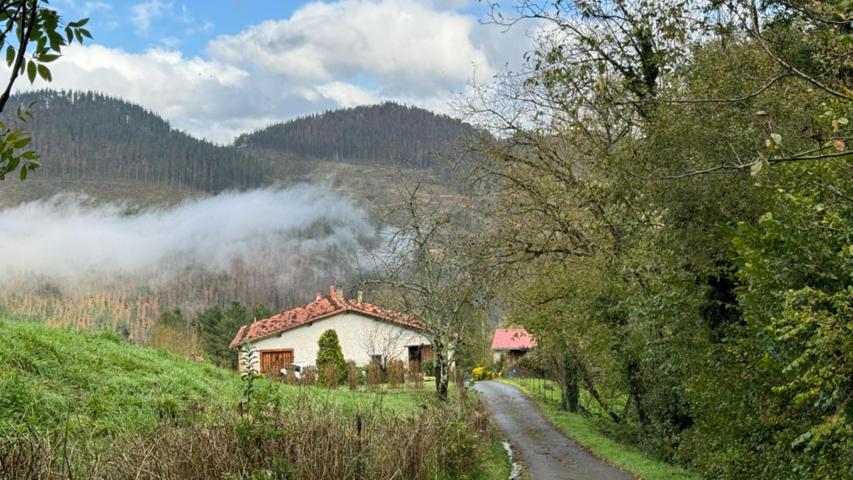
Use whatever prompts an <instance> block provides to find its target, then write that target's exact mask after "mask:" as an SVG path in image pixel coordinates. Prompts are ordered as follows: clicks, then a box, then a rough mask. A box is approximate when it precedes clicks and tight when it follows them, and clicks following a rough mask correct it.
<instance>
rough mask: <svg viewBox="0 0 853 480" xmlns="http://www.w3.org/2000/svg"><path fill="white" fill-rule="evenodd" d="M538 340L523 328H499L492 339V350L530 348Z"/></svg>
mask: <svg viewBox="0 0 853 480" xmlns="http://www.w3.org/2000/svg"><path fill="white" fill-rule="evenodd" d="M535 346H536V341H535V340H533V337H531V336H530V334H529V333H527V330H525V329H523V328H498V329H497V330H495V336H494V338H493V339H492V350H530V349H531V348H533V347H535Z"/></svg>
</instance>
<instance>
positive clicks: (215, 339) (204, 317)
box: [195, 302, 269, 368]
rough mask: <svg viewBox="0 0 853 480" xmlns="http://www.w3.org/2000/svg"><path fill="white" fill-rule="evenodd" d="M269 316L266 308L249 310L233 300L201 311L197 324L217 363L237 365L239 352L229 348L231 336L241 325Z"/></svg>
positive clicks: (207, 351) (207, 352)
mask: <svg viewBox="0 0 853 480" xmlns="http://www.w3.org/2000/svg"><path fill="white" fill-rule="evenodd" d="M268 316H269V310H268V309H267V308H266V307H262V306H259V307H255V309H254V310H249V309H247V308H246V307H245V306H244V305H243V304H242V303H240V302H231V304H229V305H228V306H227V307H226V308H222V307H220V306H219V305H215V306H213V307H210V308H208V309H207V310H204V311H203V312H201V313H199V314H198V315H197V316H196V318H195V324H196V325H197V326H198V330H199V336H200V340H201V347H202V349H203V350H204V353H205V355H206V356H207V358H209V359H210V361H212V362H213V363H215V364H217V365H220V366H223V367H229V368H237V352H235V351H234V350H232V349H231V348H230V347H229V344H230V343H231V339H232V338H234V335H235V334H236V333H237V331H238V330H239V329H240V327H241V326H243V325H246V324H249V323H252V322H253V321H255V320H257V319H263V318H267V317H268Z"/></svg>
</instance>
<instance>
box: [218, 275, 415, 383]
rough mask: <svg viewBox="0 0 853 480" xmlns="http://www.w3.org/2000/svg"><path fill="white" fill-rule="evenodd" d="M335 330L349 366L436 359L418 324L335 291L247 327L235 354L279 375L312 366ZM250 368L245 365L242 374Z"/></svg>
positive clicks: (234, 345) (234, 342)
mask: <svg viewBox="0 0 853 480" xmlns="http://www.w3.org/2000/svg"><path fill="white" fill-rule="evenodd" d="M326 330H334V331H335V333H337V335H338V340H339V341H340V344H341V351H342V352H343V354H344V358H345V359H346V360H347V361H353V362H355V363H356V364H357V365H366V364H367V363H369V362H371V361H378V362H380V363H382V364H385V362H387V361H389V360H403V361H407V362H413V361H414V362H420V361H421V360H426V359H427V358H429V357H431V356H432V350H431V347H430V342H429V339H428V338H427V337H426V335H425V333H424V329H423V327H422V326H421V324H420V322H418V321H417V319H415V318H413V317H411V316H409V315H405V314H403V313H400V312H395V311H392V310H388V309H385V308H382V307H379V306H377V305H373V304H370V303H367V302H364V301H362V299H361V294H360V293H359V295H358V298H355V299H352V298H345V297H344V295H343V292H342V291H340V290H337V289H336V288H335V287H334V285H333V286H331V287H329V294H328V295H325V296H324V295H322V294H321V293H320V292H317V295H316V298H315V299H314V301H312V302H310V303H308V304H306V305H304V306H301V307H296V308H292V309H289V310H284V311H282V312H280V313H278V314H276V315H273V316H272V317H269V318H265V319H263V320H257V321H255V322H253V323H250V324H248V325H243V326H242V327H240V329H239V330H238V331H237V333H236V335H235V336H234V339H233V340H232V341H231V348H234V349H241V350H248V351H250V352H251V355H250V361H251V362H252V363H253V365H252V367H253V369H254V370H256V371H259V372H260V373H262V374H270V373H276V374H277V373H278V372H279V371H281V369H283V368H286V367H288V366H289V365H291V364H294V363H295V364H298V365H303V366H308V365H313V364H314V363H315V361H316V358H317V350H318V346H317V341H318V340H319V339H320V335H322V334H323V332H325V331H326ZM247 367H248V365H246V364H245V361H244V358H242V356H241V359H240V370H241V371H245V370H246V368H247Z"/></svg>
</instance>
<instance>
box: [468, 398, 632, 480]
mask: <svg viewBox="0 0 853 480" xmlns="http://www.w3.org/2000/svg"><path fill="white" fill-rule="evenodd" d="M474 388H475V389H476V390H477V391H479V392H480V394H481V396H482V397H483V400H484V401H485V402H486V405H488V406H489V410H491V412H492V417H494V419H495V423H496V424H497V425H498V428H500V429H501V431H502V432H503V433H504V435H505V436H506V437H507V438H508V439H509V440H510V441H511V442H512V444H513V446H514V447H515V449H516V450H517V451H518V453H519V454H520V456H521V458H522V460H523V461H524V465H525V468H527V471H528V472H529V473H530V477H531V479H532V480H630V479H631V478H632V477H631V476H630V475H628V474H626V473H623V472H622V471H620V470H617V469H616V468H614V467H611V466H610V465H608V464H606V463H604V462H602V461H601V460H599V459H597V458H595V457H594V456H592V455H591V454H589V453H588V452H587V451H586V450H584V449H583V448H581V447H580V446H579V445H578V444H577V443H575V442H574V441H572V440H569V439H568V438H566V436H565V435H563V434H562V433H561V432H560V431H558V430H557V429H556V428H554V426H553V425H551V424H550V423H549V422H548V420H546V419H545V417H543V416H542V414H541V413H539V409H537V408H536V406H535V405H534V404H533V402H531V401H530V400H528V399H527V397H525V396H524V394H523V393H521V391H519V390H518V389H517V388H514V387H512V386H510V385H507V384H505V383H501V382H495V381H489V382H477V383H476V385H475V386H474Z"/></svg>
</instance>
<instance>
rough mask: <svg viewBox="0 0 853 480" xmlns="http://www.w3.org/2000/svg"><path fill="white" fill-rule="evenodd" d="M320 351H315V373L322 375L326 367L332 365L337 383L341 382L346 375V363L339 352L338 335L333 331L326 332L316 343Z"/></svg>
mask: <svg viewBox="0 0 853 480" xmlns="http://www.w3.org/2000/svg"><path fill="white" fill-rule="evenodd" d="M317 346H318V347H320V349H319V350H318V351H317V362H316V363H317V371H318V372H320V374H321V375H322V374H323V372H324V371H325V370H326V366H327V365H333V366H334V367H335V370H336V371H337V374H338V383H340V382H343V381H344V379H345V378H346V374H347V368H346V367H347V362H346V360H344V354H343V352H342V351H341V344H340V342H339V341H338V334H337V333H335V331H334V330H326V331H325V332H323V334H322V335H320V339H319V340H318V341H317Z"/></svg>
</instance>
